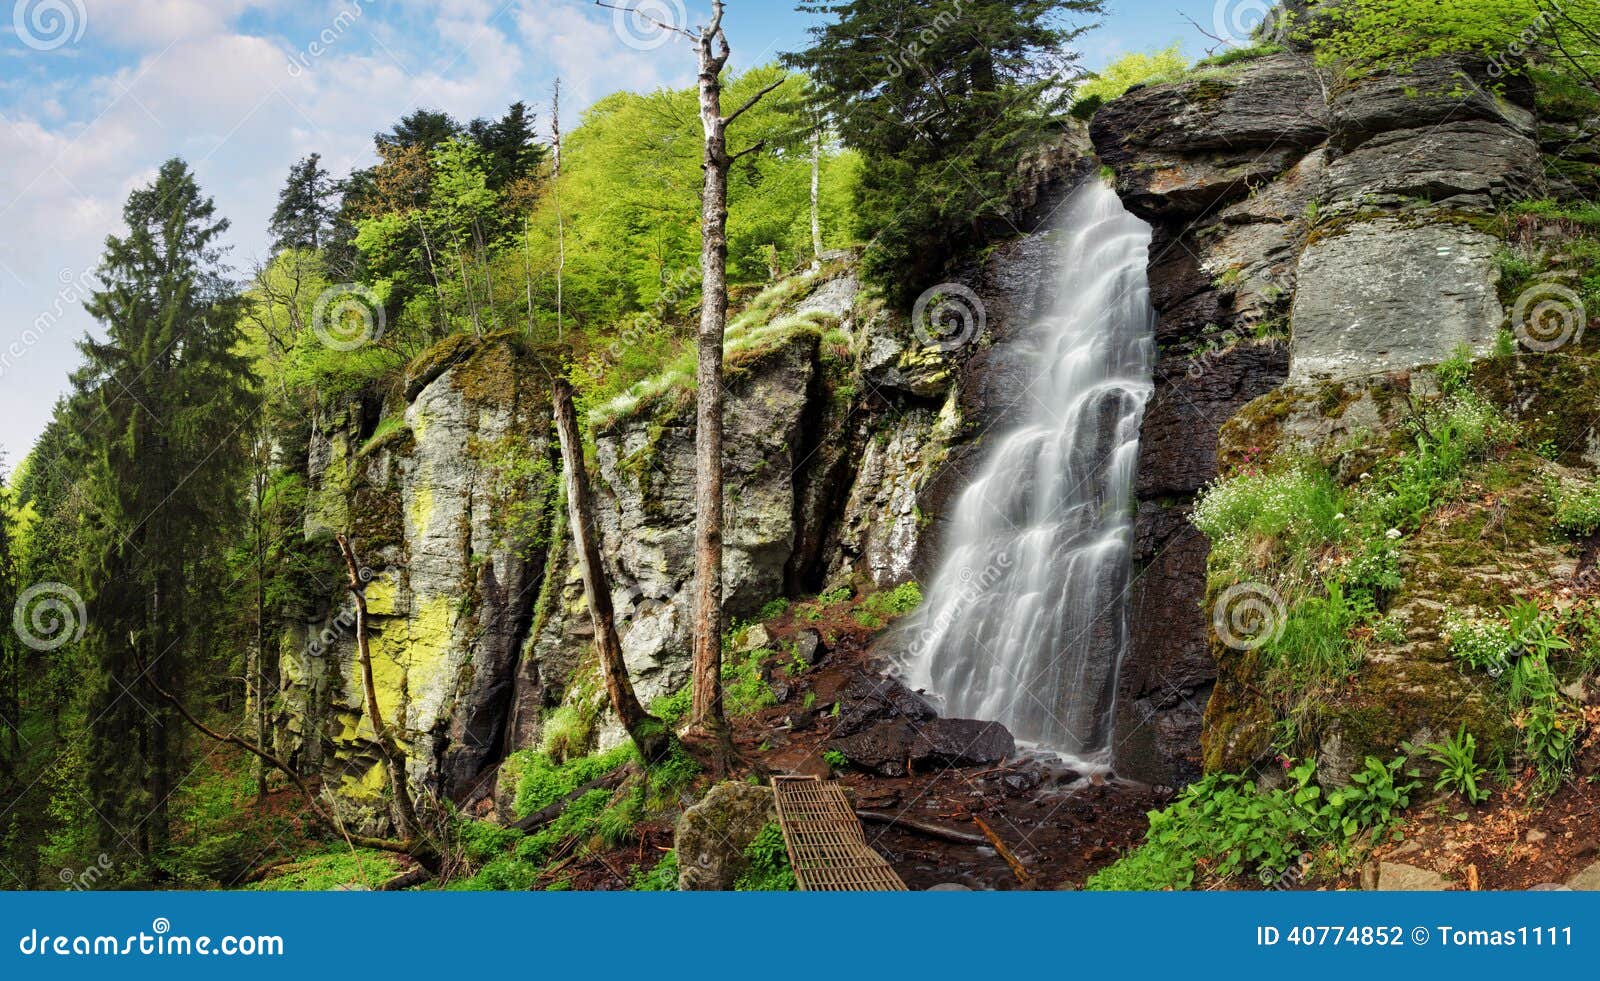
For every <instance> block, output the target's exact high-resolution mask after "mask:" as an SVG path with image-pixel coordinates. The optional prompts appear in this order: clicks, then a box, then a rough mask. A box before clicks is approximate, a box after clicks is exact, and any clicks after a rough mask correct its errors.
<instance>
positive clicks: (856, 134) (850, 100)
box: [784, 0, 1102, 300]
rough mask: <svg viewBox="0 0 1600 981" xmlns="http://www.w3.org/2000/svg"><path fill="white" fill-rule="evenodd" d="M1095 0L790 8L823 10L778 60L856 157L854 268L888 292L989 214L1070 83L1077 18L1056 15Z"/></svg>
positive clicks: (910, 283)
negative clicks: (862, 246)
mask: <svg viewBox="0 0 1600 981" xmlns="http://www.w3.org/2000/svg"><path fill="white" fill-rule="evenodd" d="M1101 6H1102V0H928V2H923V3H915V4H911V3H905V2H904V0H848V2H842V3H821V2H811V3H803V4H801V5H800V10H802V11H803V12H805V13H809V14H820V15H823V16H827V17H831V18H833V21H832V22H831V23H826V24H823V25H821V26H818V27H814V28H812V31H811V33H812V36H813V38H814V39H815V43H814V44H813V46H812V47H811V48H809V49H808V50H806V51H803V52H799V53H797V54H791V55H787V56H786V57H785V58H784V61H785V62H786V63H787V64H788V65H790V66H791V67H795V68H799V69H801V70H803V71H805V72H806V73H807V74H809V75H810V77H811V79H812V81H813V83H814V84H815V86H816V91H817V92H818V95H819V100H818V109H819V110H821V111H822V112H824V113H825V114H827V115H828V116H829V117H831V119H832V121H833V124H834V125H835V127H836V128H837V130H838V132H839V135H840V137H841V138H842V139H843V140H844V142H845V143H846V144H847V145H848V146H851V147H854V148H855V149H857V150H859V151H861V154H862V157H863V160H864V162H865V165H866V166H865V171H864V173H863V175H862V182H861V186H860V187H859V188H858V190H857V212H858V221H859V224H860V227H858V229H857V232H858V234H860V235H861V236H862V237H864V238H872V239H873V242H872V247H871V248H870V249H869V250H868V252H867V255H866V265H867V271H868V273H869V274H870V275H872V276H873V278H874V279H876V280H877V281H878V282H879V283H880V284H882V285H883V286H884V287H885V288H887V289H888V290H889V291H890V292H891V293H892V294H894V295H895V297H896V299H902V300H903V299H905V298H906V295H907V294H909V295H913V296H914V295H915V294H916V292H918V291H920V290H921V288H922V287H923V286H926V285H928V284H929V283H930V282H931V281H932V280H933V278H934V277H936V276H937V275H939V274H940V273H941V272H942V269H943V266H944V264H945V262H946V261H947V259H948V258H949V256H951V255H953V254H956V253H959V252H960V251H962V250H963V249H965V248H967V247H969V246H970V245H972V244H973V243H974V241H975V239H976V238H977V237H978V229H979V228H980V226H981V224H982V222H983V221H984V219H986V218H989V217H992V216H1003V215H1004V214H1005V212H1006V208H1007V201H1008V198H1009V195H1010V192H1011V190H1012V189H1013V188H1015V186H1016V183H1017V179H1018V175H1017V165H1018V163H1019V162H1020V161H1021V159H1022V158H1023V156H1024V155H1025V154H1027V153H1028V152H1030V151H1031V150H1034V149H1035V148H1037V147H1039V146H1040V145H1041V144H1043V143H1045V142H1047V141H1049V140H1050V139H1051V138H1052V137H1053V136H1054V135H1055V134H1056V132H1057V128H1058V126H1059V125H1060V123H1059V118H1060V115H1061V113H1062V112H1063V111H1064V109H1065V108H1066V103H1067V101H1068V99H1069V97H1070V95H1071V86H1070V84H1069V83H1070V81H1071V80H1072V71H1073V64H1074V61H1075V55H1074V54H1073V53H1072V51H1071V50H1070V48H1069V45H1070V44H1071V43H1072V41H1073V40H1075V39H1076V38H1077V37H1079V36H1080V35H1081V34H1082V33H1083V31H1084V30H1085V29H1086V28H1084V27H1079V26H1073V25H1071V24H1069V23H1067V22H1066V17H1067V15H1070V14H1097V13H1099V12H1100V10H1101Z"/></svg>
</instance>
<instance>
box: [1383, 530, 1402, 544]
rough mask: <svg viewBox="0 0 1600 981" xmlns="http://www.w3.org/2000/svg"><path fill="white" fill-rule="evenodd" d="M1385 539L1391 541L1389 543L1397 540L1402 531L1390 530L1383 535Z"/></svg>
mask: <svg viewBox="0 0 1600 981" xmlns="http://www.w3.org/2000/svg"><path fill="white" fill-rule="evenodd" d="M1383 537H1385V538H1387V539H1389V541H1391V542H1392V541H1394V540H1395V539H1397V538H1399V537H1400V529H1399V528H1390V529H1389V530H1388V531H1386V532H1384V533H1383Z"/></svg>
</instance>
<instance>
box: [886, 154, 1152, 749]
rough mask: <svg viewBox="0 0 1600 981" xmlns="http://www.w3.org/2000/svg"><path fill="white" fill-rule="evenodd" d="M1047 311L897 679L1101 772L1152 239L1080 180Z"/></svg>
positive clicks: (1145, 389)
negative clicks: (1009, 418)
mask: <svg viewBox="0 0 1600 981" xmlns="http://www.w3.org/2000/svg"><path fill="white" fill-rule="evenodd" d="M1051 234H1053V235H1055V236H1056V237H1057V238H1058V240H1059V242H1058V244H1059V250H1058V252H1057V253H1056V258H1055V264H1054V268H1053V275H1054V276H1055V277H1056V278H1057V289H1056V291H1055V299H1054V300H1053V302H1052V303H1051V304H1050V305H1049V306H1048V307H1046V308H1045V309H1044V311H1043V312H1042V313H1041V314H1039V315H1038V316H1037V317H1036V318H1035V320H1034V321H1033V322H1032V323H1031V324H1030V325H1029V326H1028V328H1027V329H1026V330H1024V331H1021V332H1020V333H1019V334H1017V335H1015V336H1013V337H1009V338H1007V339H1006V340H1005V341H1003V342H1002V343H1004V344H1009V345H1016V346H1017V347H1016V349H1015V353H1016V355H1017V357H1016V358H1015V359H1013V360H1016V361H1020V362H1021V363H1023V364H1026V365H1030V366H1031V367H1030V368H1029V369H1028V372H1027V374H1026V385H1027V388H1026V389H1025V390H1024V391H1018V392H1016V393H1014V398H1015V399H1016V402H1017V406H1016V419H1017V423H1018V424H1017V425H1016V427H1015V428H1013V429H1011V430H1009V431H1006V432H1003V433H997V434H991V435H987V436H985V437H984V443H985V445H987V446H989V447H990V448H989V449H988V451H987V453H986V456H985V458H984V460H983V462H982V465H981V468H980V470H979V471H978V473H977V476H976V479H974V481H973V482H972V484H971V486H969V487H967V488H966V489H965V490H964V491H963V492H962V494H961V496H960V498H959V500H958V501H957V504H956V508H955V510H954V512H953V514H952V517H951V525H950V529H949V532H948V535H947V538H946V542H945V550H944V554H943V555H942V561H941V563H940V565H939V568H938V570H937V571H936V572H935V574H934V575H933V576H932V577H931V578H930V580H929V582H928V583H927V589H926V594H927V599H926V601H925V602H924V604H923V606H922V608H921V609H920V610H918V611H917V613H916V614H915V615H914V616H913V617H912V618H911V619H910V621H909V622H908V623H907V625H906V627H905V628H904V632H903V633H902V634H901V635H900V636H901V637H902V641H901V643H902V644H903V645H904V646H903V647H902V653H901V656H900V659H899V673H900V674H901V676H902V677H903V678H904V680H905V681H906V682H907V683H908V684H910V685H911V686H912V687H913V688H918V689H922V690H925V691H926V692H927V693H928V694H929V695H930V696H932V698H933V699H934V700H935V701H936V703H938V704H939V707H940V709H941V712H942V713H943V714H944V715H946V716H951V717H962V718H972V719H983V720H986V721H997V722H1002V723H1004V724H1005V725H1006V727H1007V728H1009V729H1010V730H1011V732H1012V733H1013V734H1014V735H1015V736H1016V737H1017V739H1018V740H1019V741H1021V742H1023V743H1027V744H1032V745H1035V746H1037V747H1039V748H1041V749H1045V750H1049V751H1053V752H1056V753H1059V754H1062V755H1064V756H1066V757H1068V758H1069V759H1071V760H1072V761H1074V762H1076V763H1080V764H1086V765H1089V766H1096V765H1102V766H1103V765H1106V764H1108V763H1109V758H1110V751H1111V739H1112V732H1111V728H1112V725H1111V722H1112V709H1113V704H1112V703H1113V700H1114V696H1115V691H1116V683H1117V666H1118V663H1119V662H1120V660H1121V657H1122V651H1123V648H1124V646H1125V643H1126V636H1127V601H1126V594H1127V589H1128V584H1129V581H1130V575H1131V570H1130V561H1131V560H1130V552H1131V545H1132V536H1133V506H1134V505H1133V480H1134V473H1135V468H1136V466H1137V465H1138V456H1139V426H1140V423H1141V421H1142V419H1143V417H1144V407H1145V402H1146V401H1147V400H1148V399H1149V397H1150V392H1151V390H1152V382H1151V372H1152V364H1153V361H1154V348H1155V341H1154V336H1153V335H1154V327H1155V315H1154V313H1153V312H1152V310H1151V306H1150V297H1149V284H1148V281H1147V278H1146V272H1145V266H1146V262H1147V261H1148V253H1149V246H1150V227H1149V226H1148V225H1146V224H1145V223H1144V222H1142V221H1140V220H1139V219H1138V218H1135V217H1134V216H1133V215H1131V214H1129V213H1128V212H1127V211H1126V210H1124V209H1123V207H1122V203H1121V201H1120V200H1118V198H1117V195H1116V193H1115V192H1113V191H1112V190H1110V189H1109V188H1107V187H1106V186H1105V185H1104V184H1102V183H1101V182H1100V181H1095V180H1091V181H1089V182H1088V183H1087V184H1085V185H1084V186H1083V187H1081V188H1079V189H1078V190H1077V191H1075V192H1073V194H1072V196H1071V197H1070V198H1069V199H1068V200H1067V202H1066V204H1065V205H1064V206H1063V208H1062V210H1061V213H1060V215H1059V216H1058V219H1057V221H1056V223H1055V224H1054V227H1053V229H1052V233H1051Z"/></svg>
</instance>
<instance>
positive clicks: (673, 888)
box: [629, 849, 678, 892]
mask: <svg viewBox="0 0 1600 981" xmlns="http://www.w3.org/2000/svg"><path fill="white" fill-rule="evenodd" d="M629 888H631V889H633V890H634V891H635V892H677V890H678V853H677V852H676V851H672V850H670V849H669V850H668V851H667V852H666V853H665V854H663V855H662V856H661V861H659V862H657V863H656V864H655V866H654V867H653V868H651V869H649V870H645V869H642V868H640V867H639V866H637V865H635V866H634V867H633V881H632V883H631V885H630V886H629Z"/></svg>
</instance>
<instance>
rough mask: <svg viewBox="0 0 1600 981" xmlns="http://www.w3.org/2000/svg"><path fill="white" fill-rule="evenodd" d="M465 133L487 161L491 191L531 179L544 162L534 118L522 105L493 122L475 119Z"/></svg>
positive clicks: (514, 106) (517, 105) (513, 104)
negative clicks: (527, 178)
mask: <svg viewBox="0 0 1600 981" xmlns="http://www.w3.org/2000/svg"><path fill="white" fill-rule="evenodd" d="M468 131H469V133H470V135H471V136H472V138H473V139H474V140H475V141H477V144H478V146H479V147H480V148H481V149H482V150H483V152H484V154H485V155H486V156H487V158H488V168H487V173H488V177H489V189H490V190H491V191H496V192H498V191H502V190H504V189H505V188H507V187H509V186H511V185H512V184H513V183H515V182H516V181H518V180H521V179H522V178H524V177H528V176H531V175H532V174H534V173H535V172H537V171H538V169H539V166H540V164H542V163H543V162H544V158H545V149H544V147H543V146H541V145H540V144H539V141H538V139H537V138H536V135H535V133H536V130H535V123H534V114H533V113H532V112H529V111H528V106H527V104H526V103H523V102H515V103H512V105H511V108H509V109H507V110H506V114H505V115H504V116H502V117H500V119H499V120H497V121H495V122H490V121H489V120H487V119H475V120H473V121H472V125H471V126H469V127H468Z"/></svg>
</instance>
